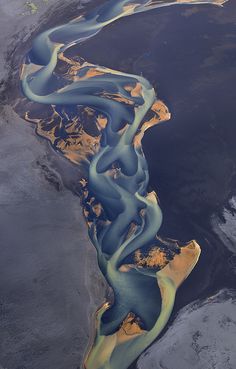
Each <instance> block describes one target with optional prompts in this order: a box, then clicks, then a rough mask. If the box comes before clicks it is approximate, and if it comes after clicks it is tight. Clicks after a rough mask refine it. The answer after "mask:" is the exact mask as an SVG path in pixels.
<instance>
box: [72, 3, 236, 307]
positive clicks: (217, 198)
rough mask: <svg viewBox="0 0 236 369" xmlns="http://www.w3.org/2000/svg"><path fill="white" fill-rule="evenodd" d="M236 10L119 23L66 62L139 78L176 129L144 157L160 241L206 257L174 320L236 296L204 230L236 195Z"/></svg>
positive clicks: (221, 249) (163, 128) (149, 136)
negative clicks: (195, 307)
mask: <svg viewBox="0 0 236 369" xmlns="http://www.w3.org/2000/svg"><path fill="white" fill-rule="evenodd" d="M235 23H236V3H235V2H234V1H231V2H229V3H227V4H225V6H224V8H219V7H215V6H210V5H204V6H203V5H202V6H200V5H199V6H182V5H181V6H174V7H170V8H163V9H161V10H160V9H159V10H154V11H151V12H147V13H142V14H140V15H135V16H132V17H129V18H128V19H127V18H124V19H121V20H119V21H117V22H116V23H114V24H112V25H111V26H108V27H107V28H105V29H104V30H103V31H101V32H100V33H99V34H98V35H97V36H96V37H95V38H93V39H91V40H89V41H87V42H86V43H84V44H83V45H80V46H78V47H75V48H73V49H71V50H69V52H68V53H67V54H68V55H70V56H74V55H76V54H79V55H81V56H82V57H84V58H85V59H86V60H88V61H90V62H93V63H97V64H99V65H105V66H109V67H111V68H113V69H118V70H122V71H125V72H126V71H127V72H129V73H134V74H142V75H143V76H144V77H146V78H147V79H148V80H149V81H150V82H151V83H152V84H153V85H154V86H155V88H156V90H157V93H158V97H159V98H161V99H163V100H164V101H165V103H166V104H167V106H168V107H169V109H170V111H171V113H172V119H171V120H170V121H169V122H167V123H163V124H161V125H160V126H158V127H155V128H153V129H151V130H149V131H148V132H147V133H146V134H145V138H144V140H143V148H144V151H145V154H146V158H147V161H148V163H149V170H150V188H152V189H154V190H155V191H156V192H157V193H158V196H159V198H160V203H161V208H162V210H163V214H164V221H163V225H162V228H161V230H160V234H161V235H162V236H164V237H170V238H174V239H179V240H181V241H187V240H190V239H193V238H194V239H196V240H197V241H198V242H199V244H200V245H201V248H202V255H201V258H200V261H199V263H198V265H197V267H196V268H195V270H194V272H193V273H192V274H191V276H190V277H189V278H188V280H187V281H186V282H185V283H184V285H183V286H182V287H181V288H180V290H179V292H178V294H177V299H176V305H175V310H174V312H175V313H176V312H177V310H179V308H181V307H182V306H184V305H186V304H187V303H189V302H190V301H192V300H194V299H196V298H204V297H206V296H209V295H210V294H212V293H213V292H215V291H217V290H219V289H220V288H222V287H230V288H234V287H235V283H234V282H235V274H234V272H233V268H231V267H230V263H229V259H230V256H231V254H230V252H229V251H228V250H227V249H226V247H225V246H224V244H223V243H222V241H220V240H219V238H218V237H217V236H216V235H215V234H214V232H213V230H212V227H211V224H210V220H211V216H212V215H213V214H218V215H221V214H222V210H223V208H224V207H225V206H227V204H228V200H229V199H230V198H231V197H232V195H234V194H235V184H236V160H235V159H236V146H235V143H234V141H235V134H236V127H235V115H236V103H235V86H236V26H235Z"/></svg>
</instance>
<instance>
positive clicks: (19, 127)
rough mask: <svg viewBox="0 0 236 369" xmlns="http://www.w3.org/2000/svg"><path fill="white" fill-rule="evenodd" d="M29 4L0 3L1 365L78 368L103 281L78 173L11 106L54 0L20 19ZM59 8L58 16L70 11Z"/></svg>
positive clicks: (9, 368) (18, 368) (7, 367)
mask: <svg viewBox="0 0 236 369" xmlns="http://www.w3.org/2000/svg"><path fill="white" fill-rule="evenodd" d="M23 3H24V2H21V3H20V1H15V2H14V1H12V2H10V3H8V5H6V4H5V2H4V4H3V2H2V3H0V6H1V10H3V12H2V13H1V32H2V33H1V45H2V47H3V50H4V52H5V53H4V54H2V56H3V58H4V59H3V60H1V65H0V75H1V77H2V84H1V86H2V89H3V93H2V99H1V101H2V104H1V118H0V131H1V137H0V157H1V161H0V235H1V236H0V244H1V246H0V247H1V252H0V253H1V256H0V270H1V272H0V274H1V278H0V291H1V292H0V364H1V365H2V367H3V368H4V369H27V368H29V369H33V368H35V369H36V368H37V369H45V368H50V369H53V368H55V369H56V368H57V369H65V368H73V369H75V368H80V365H81V363H82V358H83V355H84V351H85V349H86V346H87V344H88V340H89V335H90V333H91V330H92V318H91V316H92V315H93V314H94V312H95V310H96V308H97V307H98V306H99V305H100V304H101V303H102V301H103V299H104V293H105V285H104V281H103V280H102V277H101V274H100V272H99V268H98V266H97V261H96V252H95V250H94V248H93V246H92V245H91V243H90V242H89V240H88V236H87V227H86V225H85V222H84V219H83V216H82V213H81V207H80V201H79V198H78V197H77V196H76V195H75V193H74V192H75V191H76V188H77V184H78V181H79V178H80V173H79V172H78V169H77V168H74V167H73V165H71V164H69V163H68V162H67V161H66V160H63V159H62V158H60V157H58V156H57V155H56V154H54V152H53V150H51V148H50V146H49V145H48V143H47V142H42V140H40V139H39V138H38V137H37V136H36V135H35V132H34V129H35V127H34V126H33V125H31V124H29V123H26V122H25V121H23V120H22V119H20V118H19V116H18V115H17V114H16V113H14V111H13V108H12V107H11V106H10V105H11V103H12V102H13V101H14V94H15V90H14V89H15V88H18V87H17V83H18V80H17V79H16V78H17V73H18V70H17V68H18V66H19V64H20V59H19V57H20V56H19V55H20V54H19V53H18V48H20V45H19V43H21V42H22V41H21V40H22V39H25V41H26V39H27V38H29V37H30V34H31V32H34V30H35V29H36V28H37V27H39V25H40V22H41V21H42V22H44V20H45V18H44V17H45V13H46V10H48V11H49V10H50V11H49V13H50V14H52V13H53V11H54V7H53V6H52V5H53V4H52V3H53V2H52V1H51V2H50V4H49V5H50V6H49V5H48V7H46V5H45V4H43V3H42V4H41V5H42V6H41V7H39V10H38V12H37V14H35V15H30V14H29V13H27V14H26V15H24V16H23V15H21V12H23V11H25V7H24V6H23ZM54 3H55V4H56V3H59V4H60V6H61V7H60V6H59V7H58V8H57V11H58V12H59V13H60V12H62V9H65V8H66V4H65V3H64V2H57V1H54ZM62 3H64V5H62ZM55 4H54V5H55ZM77 4H78V3H77ZM16 17H18V19H19V22H18V23H16V22H15V18H16ZM40 19H41V20H40ZM37 22H38V23H37ZM5 40H6V42H5ZM22 47H23V48H24V47H26V46H24V45H23V44H22ZM15 50H16V51H15ZM7 52H8V53H7ZM14 52H15V54H14ZM12 53H13V54H12ZM11 55H12V58H11ZM6 58H7V60H6ZM11 63H15V65H13V64H11ZM11 75H12V77H11ZM3 102H5V104H4V103H3ZM68 188H70V190H69V189H68Z"/></svg>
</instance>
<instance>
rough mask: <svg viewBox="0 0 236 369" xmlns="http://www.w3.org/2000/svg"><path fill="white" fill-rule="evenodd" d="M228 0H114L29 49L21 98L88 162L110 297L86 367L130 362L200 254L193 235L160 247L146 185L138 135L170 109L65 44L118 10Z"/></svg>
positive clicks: (89, 199)
mask: <svg viewBox="0 0 236 369" xmlns="http://www.w3.org/2000/svg"><path fill="white" fill-rule="evenodd" d="M224 2H225V1H223V0H222V1H221V0H189V1H182V0H172V1H165V0H161V1H155V0H153V1H152V0H138V1H137V2H134V1H130V0H110V1H108V2H107V3H105V5H102V6H100V7H98V8H96V9H95V10H94V11H93V12H91V13H90V14H89V15H85V16H80V17H78V18H76V19H74V20H73V21H71V22H69V23H68V24H65V25H62V26H58V27H54V28H52V29H50V30H47V31H45V32H43V33H42V34H40V35H39V36H37V38H36V39H35V40H34V41H33V45H32V48H31V50H30V52H29V53H28V55H27V56H26V60H25V64H24V66H23V68H22V74H21V83H22V90H23V93H24V95H25V96H26V97H27V98H28V99H30V100H31V101H34V102H36V103H40V104H46V105H50V106H52V108H53V114H52V117H51V119H50V120H49V121H46V122H45V121H44V120H42V119H41V120H40V119H35V120H34V121H35V122H36V123H37V124H38V128H37V132H38V133H39V134H40V135H41V136H43V137H46V138H47V139H49V140H50V141H51V143H52V144H53V147H54V148H55V149H56V150H59V151H60V152H61V153H62V154H63V155H64V156H66V157H67V158H68V159H69V160H71V161H72V162H74V163H76V164H78V163H80V161H81V158H83V159H85V157H86V158H87V160H88V161H89V167H88V175H87V178H86V179H85V180H83V181H82V187H83V197H82V205H83V208H84V214H85V217H86V219H87V223H88V227H89V235H90V238H91V241H92V242H93V244H94V246H95V247H96V250H97V257H98V263H99V267H100V269H101V272H102V273H103V275H104V276H105V278H106V280H107V282H108V284H109V286H110V287H111V289H112V291H113V301H110V302H107V303H105V304H104V305H103V306H102V307H101V309H100V310H99V311H98V313H97V317H96V336H95V339H94V343H93V345H92V348H91V350H90V352H89V354H88V355H87V358H86V360H85V366H86V368H88V369H125V368H128V366H129V365H130V364H131V363H132V362H133V361H134V360H135V359H136V358H137V357H138V355H140V354H141V352H142V351H143V350H144V349H145V348H146V347H148V346H149V345H150V344H151V343H152V342H153V340H154V339H155V338H156V337H157V336H158V335H159V333H160V332H161V331H162V329H163V328H164V326H165V325H166V323H167V321H168V319H169V316H170V314H171V311H172V308H173V304H174V299H175V293H176V290H177V288H178V286H179V285H180V284H181V283H182V282H183V280H184V279H185V278H186V277H187V276H188V275H189V273H190V272H191V270H192V269H193V268H194V266H195V264H196V263H197V261H198V258H199V255H200V247H199V246H198V245H197V243H196V242H195V241H191V242H190V243H189V244H188V245H185V246H184V247H182V248H180V247H179V246H178V245H177V244H173V243H170V244H167V245H164V244H163V243H161V242H160V240H159V239H158V237H157V232H158V230H159V228H160V226H161V222H162V213H161V210H160V207H159V204H158V199H157V196H156V194H155V193H154V192H151V193H148V192H147V187H148V180H149V178H148V167H147V162H146V160H145V157H144V154H143V151H142V147H141V140H142V137H143V134H144V132H145V130H146V129H147V128H149V127H151V126H153V125H155V124H157V123H159V122H162V121H165V120H168V119H169V118H170V114H169V112H168V108H167V107H166V106H165V104H164V103H163V102H161V101H160V100H157V98H156V94H155V91H154V89H153V87H152V86H151V85H150V83H149V82H148V81H147V80H146V79H145V78H143V77H141V76H134V75H130V74H127V73H121V72H117V71H114V70H111V69H109V68H105V67H100V66H96V65H92V64H89V63H87V62H84V61H82V60H81V59H80V60H78V59H77V60H72V59H71V60H70V59H68V58H66V56H65V53H66V50H67V49H68V48H70V47H72V46H73V45H75V44H79V43H81V42H83V41H85V40H86V39H89V38H91V37H93V36H95V35H96V34H97V33H98V32H99V31H100V30H101V29H102V28H103V27H105V26H106V25H108V24H110V23H112V22H114V21H115V20H117V19H119V18H121V17H125V16H129V15H131V14H135V13H139V12H144V11H146V10H150V9H154V8H161V7H163V6H169V5H175V4H203V3H212V4H216V5H222V4H223V3H224ZM60 61H62V62H64V63H66V64H67V65H68V70H67V73H65V74H64V75H63V76H62V75H59V74H58V73H57V66H58V63H59V62H60ZM77 106H83V107H85V111H87V112H88V113H89V114H90V115H91V114H92V115H93V117H94V121H95V125H96V129H97V130H96V134H93V135H91V134H90V135H89V134H88V133H86V127H83V129H82V128H81V126H80V125H79V123H78V117H75V114H74V116H73V117H72V116H71V114H72V112H73V111H75V110H74V109H75V107H77ZM86 109H87V110H86ZM150 112H151V113H150ZM147 114H149V116H148V118H147ZM58 118H59V123H58ZM55 122H56V123H55ZM164 246H165V247H164Z"/></svg>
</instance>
